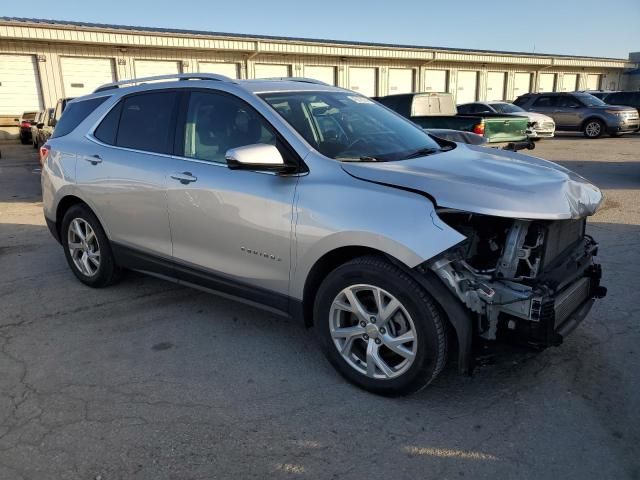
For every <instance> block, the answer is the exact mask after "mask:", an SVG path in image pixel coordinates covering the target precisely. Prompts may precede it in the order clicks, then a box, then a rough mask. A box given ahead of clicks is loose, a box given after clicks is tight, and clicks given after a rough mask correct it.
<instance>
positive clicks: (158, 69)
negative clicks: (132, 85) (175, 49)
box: [135, 60, 180, 78]
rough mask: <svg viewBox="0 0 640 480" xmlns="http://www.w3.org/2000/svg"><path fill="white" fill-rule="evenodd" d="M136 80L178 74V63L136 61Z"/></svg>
mask: <svg viewBox="0 0 640 480" xmlns="http://www.w3.org/2000/svg"><path fill="white" fill-rule="evenodd" d="M135 70H136V78H141V77H153V76H155V75H172V74H175V73H180V62H174V61H167V60H136V61H135Z"/></svg>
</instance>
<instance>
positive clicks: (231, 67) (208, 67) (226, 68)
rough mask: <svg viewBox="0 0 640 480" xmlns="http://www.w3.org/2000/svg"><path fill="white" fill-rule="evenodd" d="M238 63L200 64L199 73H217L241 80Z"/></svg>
mask: <svg viewBox="0 0 640 480" xmlns="http://www.w3.org/2000/svg"><path fill="white" fill-rule="evenodd" d="M238 67H239V65H238V64H237V63H221V62H200V63H198V71H199V72H202V73H217V74H218V75H224V76H225V77H229V78H240V76H239V75H238Z"/></svg>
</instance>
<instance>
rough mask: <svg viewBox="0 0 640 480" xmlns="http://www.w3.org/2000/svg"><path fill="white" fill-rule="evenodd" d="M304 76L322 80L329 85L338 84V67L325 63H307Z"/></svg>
mask: <svg viewBox="0 0 640 480" xmlns="http://www.w3.org/2000/svg"><path fill="white" fill-rule="evenodd" d="M304 76H305V77H307V78H313V79H315V80H320V81H321V82H324V83H328V84H329V85H335V84H336V67H327V66H323V65H305V66H304Z"/></svg>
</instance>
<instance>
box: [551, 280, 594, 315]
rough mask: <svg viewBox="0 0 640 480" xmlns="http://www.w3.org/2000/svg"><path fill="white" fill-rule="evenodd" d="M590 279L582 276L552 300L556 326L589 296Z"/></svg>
mask: <svg viewBox="0 0 640 480" xmlns="http://www.w3.org/2000/svg"><path fill="white" fill-rule="evenodd" d="M590 289H591V279H590V278H589V277H584V278H581V279H580V280H578V281H577V282H576V283H574V284H573V285H571V286H570V287H568V288H567V289H566V290H564V291H563V292H562V293H561V294H560V295H558V297H557V298H556V300H555V302H554V310H555V317H556V318H555V326H556V328H557V327H558V326H559V325H561V324H562V322H564V321H565V320H566V319H567V318H568V317H569V315H571V314H572V313H573V312H574V311H575V310H576V308H578V307H579V306H580V305H581V304H582V302H584V301H585V300H586V299H587V298H589V291H590Z"/></svg>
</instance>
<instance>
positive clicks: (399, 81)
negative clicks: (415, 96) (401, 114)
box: [389, 68, 414, 95]
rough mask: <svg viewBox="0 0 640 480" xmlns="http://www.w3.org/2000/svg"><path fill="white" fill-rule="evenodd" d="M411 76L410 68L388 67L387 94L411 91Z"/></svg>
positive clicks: (411, 70)
mask: <svg viewBox="0 0 640 480" xmlns="http://www.w3.org/2000/svg"><path fill="white" fill-rule="evenodd" d="M413 76H414V75H413V69H411V68H390V69H389V95H393V94H394V93H411V92H413V91H414V87H413Z"/></svg>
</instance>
